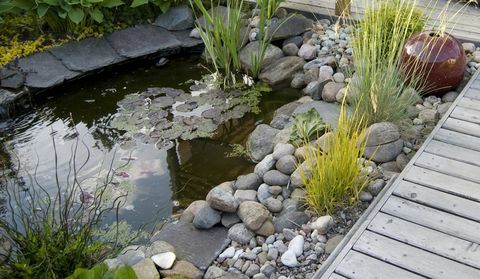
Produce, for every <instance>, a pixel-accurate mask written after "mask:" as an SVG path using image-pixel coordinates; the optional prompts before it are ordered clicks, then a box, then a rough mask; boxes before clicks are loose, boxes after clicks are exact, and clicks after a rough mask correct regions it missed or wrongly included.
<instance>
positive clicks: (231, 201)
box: [206, 186, 238, 212]
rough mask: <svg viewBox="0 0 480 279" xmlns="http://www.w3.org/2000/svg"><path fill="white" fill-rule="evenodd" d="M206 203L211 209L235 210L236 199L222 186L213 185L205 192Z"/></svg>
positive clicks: (236, 205)
mask: <svg viewBox="0 0 480 279" xmlns="http://www.w3.org/2000/svg"><path fill="white" fill-rule="evenodd" d="M206 200H207V202H208V204H209V205H210V207H212V208H213V209H217V210H220V211H223V212H235V211H237V207H238V201H237V200H236V199H235V197H234V196H233V194H232V192H230V191H227V190H226V189H224V188H222V187H219V186H217V187H215V188H213V189H212V190H210V192H209V193H208V194H207V198H206Z"/></svg>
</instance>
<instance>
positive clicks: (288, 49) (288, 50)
mask: <svg viewBox="0 0 480 279" xmlns="http://www.w3.org/2000/svg"><path fill="white" fill-rule="evenodd" d="M282 50H283V53H285V55H287V56H295V55H297V53H298V47H297V46H296V45H295V44H293V43H290V44H286V45H284V46H283V47H282Z"/></svg>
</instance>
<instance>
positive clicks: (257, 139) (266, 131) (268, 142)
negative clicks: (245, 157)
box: [247, 124, 279, 162]
mask: <svg viewBox="0 0 480 279" xmlns="http://www.w3.org/2000/svg"><path fill="white" fill-rule="evenodd" d="M278 132H279V130H277V129H274V128H272V127H270V126H268V125H266V124H260V125H258V126H257V127H256V128H255V130H254V131H253V132H252V133H251V134H250V136H249V137H248V139H247V150H248V151H249V153H250V158H251V159H252V160H253V161H255V162H259V161H260V160H262V159H263V158H264V157H265V156H267V155H268V154H270V153H272V151H273V146H274V144H273V139H274V138H275V136H276V135H277V134H278Z"/></svg>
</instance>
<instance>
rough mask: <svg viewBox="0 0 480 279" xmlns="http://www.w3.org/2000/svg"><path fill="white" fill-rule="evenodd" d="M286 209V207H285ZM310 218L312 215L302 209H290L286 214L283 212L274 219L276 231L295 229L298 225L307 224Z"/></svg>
mask: <svg viewBox="0 0 480 279" xmlns="http://www.w3.org/2000/svg"><path fill="white" fill-rule="evenodd" d="M284 210H285V209H284ZM309 220H310V217H309V216H308V215H307V214H306V213H305V212H302V211H290V212H288V211H287V212H286V213H285V214H281V215H280V216H277V217H276V218H275V219H273V225H274V226H275V232H278V233H280V232H282V231H283V229H285V228H289V229H295V228H298V226H301V225H303V224H306V223H307V222H308V221H309Z"/></svg>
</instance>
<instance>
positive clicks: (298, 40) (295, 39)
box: [282, 36, 303, 48]
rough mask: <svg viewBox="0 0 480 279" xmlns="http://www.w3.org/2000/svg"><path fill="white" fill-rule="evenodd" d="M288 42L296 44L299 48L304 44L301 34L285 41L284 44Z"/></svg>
mask: <svg viewBox="0 0 480 279" xmlns="http://www.w3.org/2000/svg"><path fill="white" fill-rule="evenodd" d="M288 44H294V45H296V46H297V47H298V48H299V47H301V46H302V44H303V38H302V37H301V36H294V37H290V38H288V39H286V40H285V41H283V43H282V46H286V45H288Z"/></svg>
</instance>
